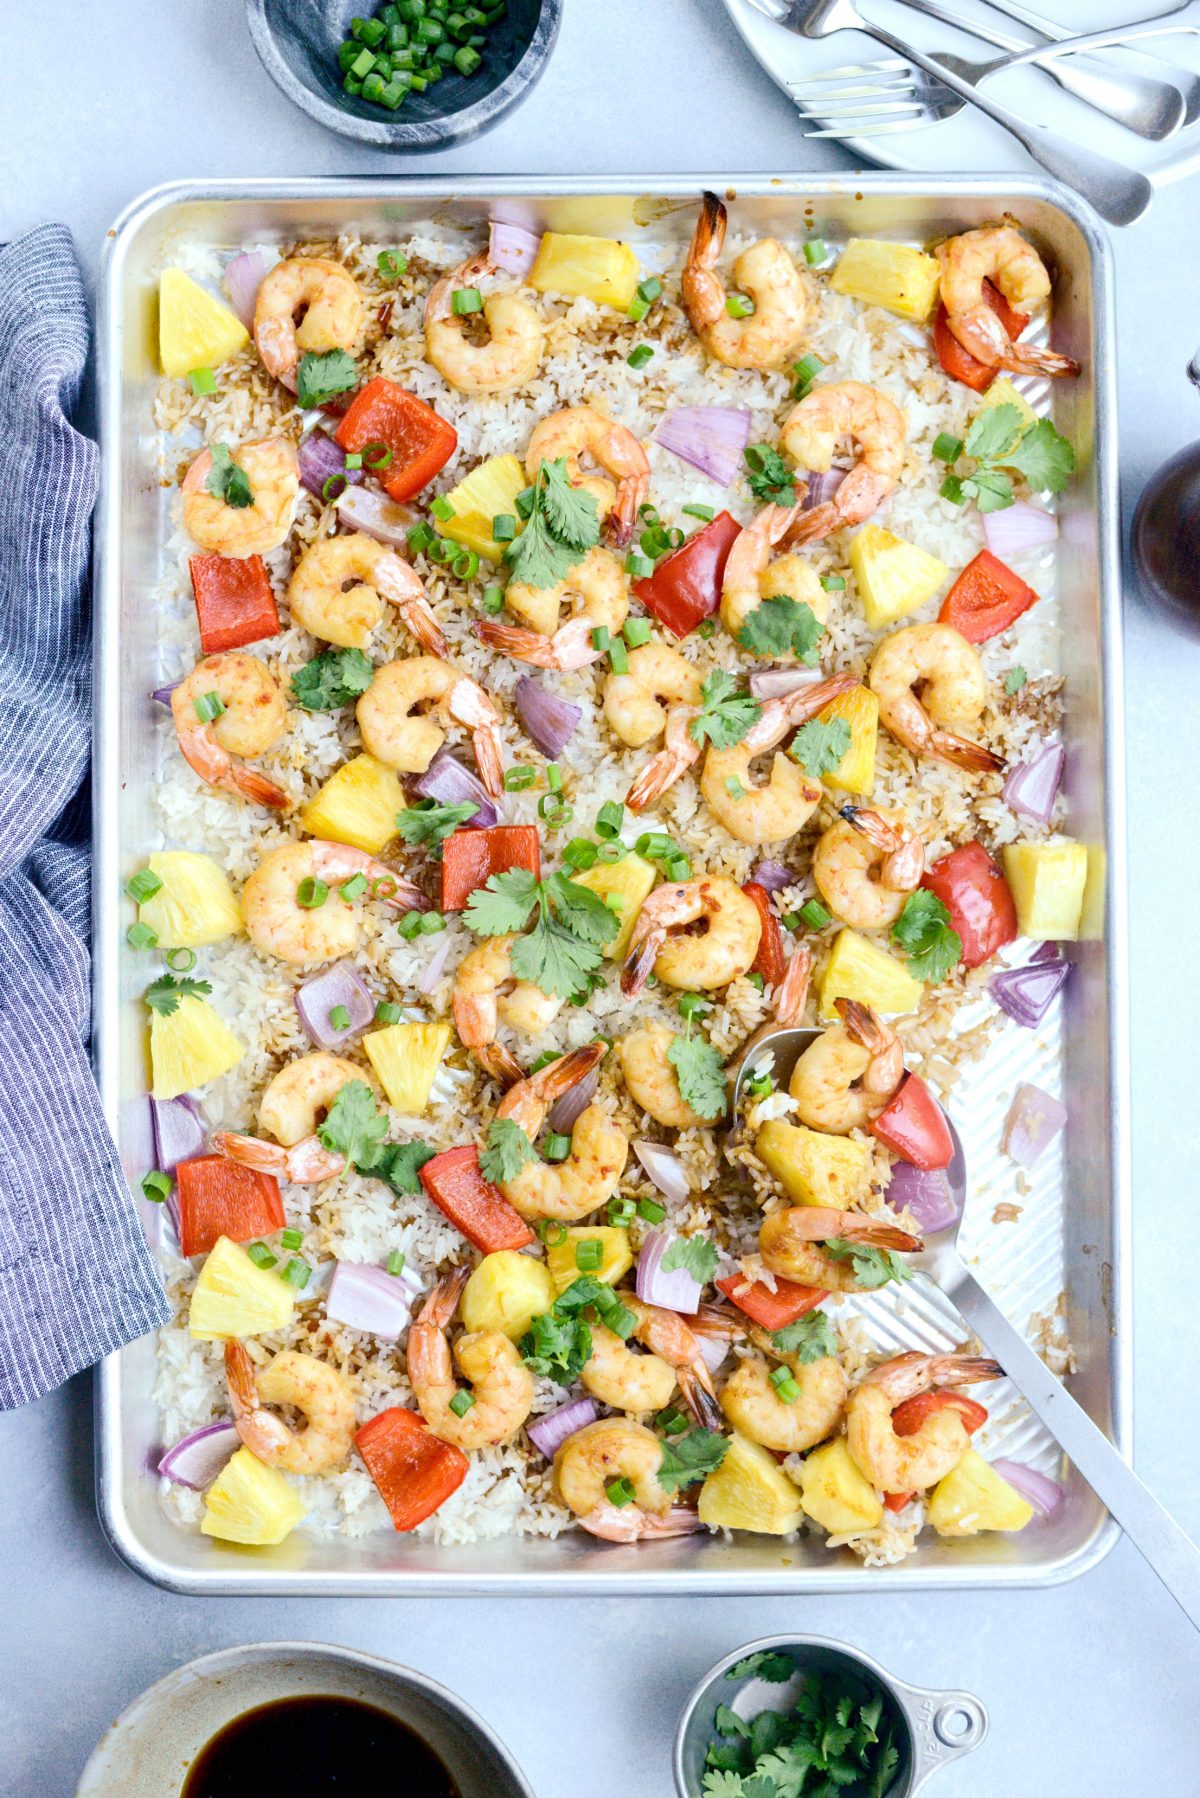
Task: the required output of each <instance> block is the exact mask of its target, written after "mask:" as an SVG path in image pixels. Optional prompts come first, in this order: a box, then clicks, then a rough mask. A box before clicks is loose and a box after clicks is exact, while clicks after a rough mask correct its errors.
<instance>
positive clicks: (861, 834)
mask: <svg viewBox="0 0 1200 1798" xmlns="http://www.w3.org/2000/svg"><path fill="white" fill-rule="evenodd" d="M924 872H925V844H924V841H923V839H922V838H921V836H920V835H919V833H918V832H917V831H915V830H913V829H912V827H911V825H910V824H909V823H908V822H907V820H906V819H905V816H904V814H903V812H898V811H885V810H883V809H882V808H880V809H878V810H876V811H868V810H866V809H865V808H864V807H863V806H859V805H843V806H842V807H841V816H840V817H839V819H838V821H837V823H836V824H831V825H830V826H829V829H828V830H826V831H823V832H822V834H821V836H820V837H819V838H818V839H817V846H816V848H815V849H814V850H813V860H812V874H813V880H814V881H815V882H816V887H817V891H818V893H820V895H821V897H822V899H824V901H825V903H826V905H827V906H828V907H829V909H830V911H831V912H832V913H833V915H834V917H836V918H840V919H841V921H842V923H843V924H849V925H851V926H852V927H853V928H854V929H855V930H886V929H887V928H888V926H889V925H891V924H894V923H895V922H896V919H897V918H898V917H899V916H900V913H901V912H902V911H903V910H904V902H905V900H906V899H907V898H908V895H909V894H910V893H911V892H912V891H913V889H914V887H918V886H920V884H921V876H922V874H923V873H924Z"/></svg>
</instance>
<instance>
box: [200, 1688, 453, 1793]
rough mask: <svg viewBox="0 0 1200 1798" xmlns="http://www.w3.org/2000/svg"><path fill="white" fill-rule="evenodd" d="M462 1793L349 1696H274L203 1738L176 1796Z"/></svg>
mask: <svg viewBox="0 0 1200 1798" xmlns="http://www.w3.org/2000/svg"><path fill="white" fill-rule="evenodd" d="M385 1792H386V1793H392V1792H394V1793H395V1794H396V1798H462V1795H461V1793H460V1792H459V1789H458V1787H457V1786H456V1785H455V1783H454V1781H453V1779H451V1777H450V1774H449V1773H448V1772H447V1770H446V1768H445V1766H444V1765H443V1764H442V1762H441V1760H440V1759H439V1758H438V1756H437V1755H436V1754H434V1752H433V1750H432V1749H431V1748H430V1747H429V1746H428V1744H427V1743H425V1742H423V1741H422V1740H421V1738H420V1736H417V1735H414V1734H413V1732H412V1730H411V1729H408V1728H406V1727H405V1725H404V1724H403V1723H400V1722H398V1721H397V1720H396V1718H395V1717H393V1716H391V1715H389V1713H388V1712H387V1711H381V1710H379V1709H378V1708H377V1707H376V1706H375V1705H373V1704H363V1703H361V1702H360V1700H358V1699H357V1698H332V1697H331V1698H319V1697H313V1698H281V1699H278V1700H277V1701H276V1702H275V1703H274V1704H261V1705H259V1706H258V1708H257V1709H256V1710H252V1711H244V1712H243V1713H242V1715H241V1716H240V1717H235V1718H234V1719H233V1721H232V1722H231V1723H227V1724H226V1725H225V1727H224V1729H223V1730H221V1731H220V1733H219V1734H218V1735H215V1736H214V1737H213V1739H212V1741H211V1742H208V1743H206V1744H205V1746H204V1748H203V1749H202V1750H201V1751H200V1754H199V1756H198V1757H197V1759H196V1761H195V1762H194V1763H193V1765H192V1768H191V1770H190V1772H189V1773H188V1776H187V1778H186V1779H185V1781H184V1783H183V1786H182V1788H181V1789H180V1795H179V1798H350V1795H351V1794H352V1793H353V1794H355V1795H356V1798H358V1795H359V1794H363V1793H372V1794H374V1793H378V1794H380V1798H382V1794H383V1793H385Z"/></svg>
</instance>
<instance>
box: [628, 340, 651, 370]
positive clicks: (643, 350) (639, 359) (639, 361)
mask: <svg viewBox="0 0 1200 1798" xmlns="http://www.w3.org/2000/svg"><path fill="white" fill-rule="evenodd" d="M653 355H654V351H653V350H652V349H651V347H650V345H649V344H648V343H639V344H635V345H634V347H633V349H631V350H630V352H629V354H628V356H626V358H625V360H626V362H628V364H629V366H630V368H645V366H646V364H647V362H649V361H650V359H651V357H652V356H653Z"/></svg>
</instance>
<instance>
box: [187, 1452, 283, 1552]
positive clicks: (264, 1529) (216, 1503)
mask: <svg viewBox="0 0 1200 1798" xmlns="http://www.w3.org/2000/svg"><path fill="white" fill-rule="evenodd" d="M307 1509H308V1506H307V1505H306V1504H305V1502H304V1500H303V1499H302V1498H301V1496H300V1494H299V1493H298V1492H297V1491H296V1490H295V1488H294V1487H292V1486H289V1485H288V1482H287V1481H286V1480H285V1479H284V1477H283V1475H282V1474H281V1473H280V1472H279V1470H278V1469H277V1468H275V1467H266V1466H264V1465H263V1463H262V1462H261V1461H260V1460H259V1459H258V1456H257V1455H252V1454H251V1453H250V1450H249V1449H248V1448H239V1449H238V1451H237V1453H236V1454H235V1455H233V1456H232V1458H231V1459H230V1460H229V1461H227V1462H226V1463H225V1466H224V1467H223V1468H222V1470H221V1472H220V1473H219V1474H218V1475H217V1478H216V1481H215V1483H214V1484H213V1485H211V1486H210V1487H209V1489H208V1496H207V1497H206V1498H205V1500H204V1516H203V1517H202V1518H201V1520H200V1533H201V1535H203V1536H216V1537H218V1538H219V1540H220V1541H222V1542H241V1543H243V1544H245V1545H246V1546H247V1547H249V1548H268V1547H273V1546H274V1545H275V1543H276V1542H282V1541H283V1539H284V1537H285V1536H288V1535H290V1534H291V1532H292V1531H293V1530H294V1529H295V1527H296V1525H297V1524H298V1523H299V1521H300V1519H301V1518H302V1517H303V1516H304V1513H305V1511H306V1510H307Z"/></svg>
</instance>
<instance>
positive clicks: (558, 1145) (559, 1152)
mask: <svg viewBox="0 0 1200 1798" xmlns="http://www.w3.org/2000/svg"><path fill="white" fill-rule="evenodd" d="M570 1153H571V1138H570V1137H569V1136H561V1135H560V1134H559V1133H558V1132H557V1131H551V1133H550V1135H549V1136H548V1137H547V1138H546V1140H545V1142H544V1143H543V1144H542V1160H543V1161H565V1160H566V1159H567V1156H568V1155H569V1154H570Z"/></svg>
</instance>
